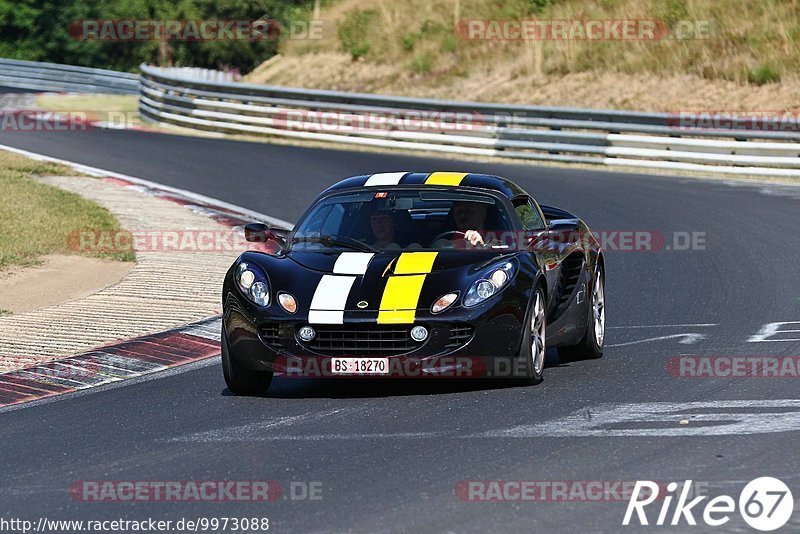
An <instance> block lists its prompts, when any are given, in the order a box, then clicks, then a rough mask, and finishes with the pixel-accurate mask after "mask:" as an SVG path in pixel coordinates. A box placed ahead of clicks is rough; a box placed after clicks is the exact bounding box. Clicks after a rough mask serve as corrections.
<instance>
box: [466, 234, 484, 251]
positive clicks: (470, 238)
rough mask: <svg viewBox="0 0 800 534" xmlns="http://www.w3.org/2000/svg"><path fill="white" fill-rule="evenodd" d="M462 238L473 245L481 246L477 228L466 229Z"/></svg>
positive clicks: (481, 240)
mask: <svg viewBox="0 0 800 534" xmlns="http://www.w3.org/2000/svg"><path fill="white" fill-rule="evenodd" d="M464 239H465V240H466V241H467V242H468V243H469V244H470V245H472V246H473V247H477V246H479V245H480V246H483V244H484V243H483V238H482V237H481V234H480V232H478V231H477V230H467V231H466V232H465V233H464Z"/></svg>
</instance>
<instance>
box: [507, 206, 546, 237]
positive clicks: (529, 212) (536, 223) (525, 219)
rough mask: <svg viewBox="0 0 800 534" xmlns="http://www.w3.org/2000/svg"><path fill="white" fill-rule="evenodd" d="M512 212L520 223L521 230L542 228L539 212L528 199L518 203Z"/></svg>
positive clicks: (542, 223)
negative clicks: (514, 212) (515, 213)
mask: <svg viewBox="0 0 800 534" xmlns="http://www.w3.org/2000/svg"><path fill="white" fill-rule="evenodd" d="M514 210H516V212H517V216H519V220H520V221H522V229H523V230H541V229H542V228H544V221H542V218H541V216H540V215H539V211H538V210H537V209H536V208H534V206H533V201H532V200H530V199H528V201H527V202H524V203H520V204H519V205H517V206H516V207H515V208H514Z"/></svg>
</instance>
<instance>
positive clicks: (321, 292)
mask: <svg viewBox="0 0 800 534" xmlns="http://www.w3.org/2000/svg"><path fill="white" fill-rule="evenodd" d="M355 281H356V277H355V276H333V275H329V274H326V275H325V276H323V277H322V279H321V280H320V281H319V285H318V286H317V290H316V291H315V292H314V297H313V298H312V299H311V309H310V310H309V312H308V322H309V323H319V324H342V323H344V307H345V304H346V303H347V296H348V295H349V294H350V288H351V287H353V282H355Z"/></svg>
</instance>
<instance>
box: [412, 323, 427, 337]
mask: <svg viewBox="0 0 800 534" xmlns="http://www.w3.org/2000/svg"><path fill="white" fill-rule="evenodd" d="M427 338H428V329H427V328H425V327H424V326H415V327H414V328H412V329H411V339H413V340H414V341H425V340H426V339H427Z"/></svg>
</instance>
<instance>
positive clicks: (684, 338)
mask: <svg viewBox="0 0 800 534" xmlns="http://www.w3.org/2000/svg"><path fill="white" fill-rule="evenodd" d="M676 338H680V341H678V343H680V344H681V345H692V344H694V343H697V342H698V341H701V340H703V339H705V338H706V336H705V334H698V333H694V332H693V333H687V334H672V335H671V336H658V337H650V338H647V339H638V340H636V341H628V342H627V343H616V344H614V345H606V346H607V347H627V346H628V345H638V344H639V343H649V342H651V341H662V340H665V339H676Z"/></svg>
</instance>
